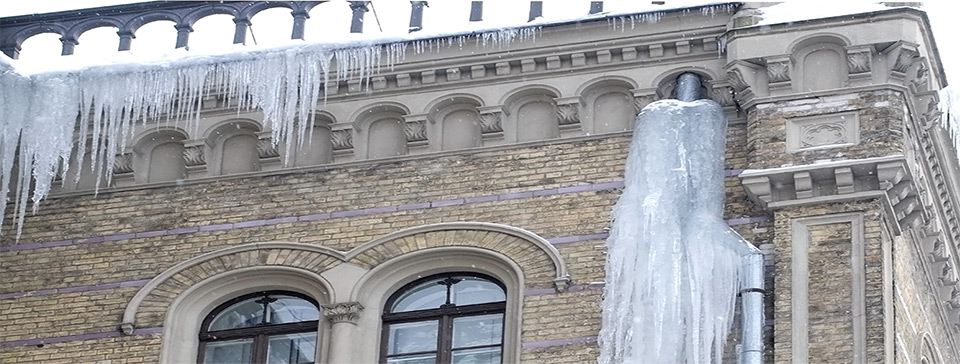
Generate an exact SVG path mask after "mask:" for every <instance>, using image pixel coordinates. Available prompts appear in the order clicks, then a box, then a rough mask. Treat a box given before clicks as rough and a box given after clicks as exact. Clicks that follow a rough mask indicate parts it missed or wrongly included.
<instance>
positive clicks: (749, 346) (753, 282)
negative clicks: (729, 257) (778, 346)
mask: <svg viewBox="0 0 960 364" xmlns="http://www.w3.org/2000/svg"><path fill="white" fill-rule="evenodd" d="M743 242H744V243H746V245H747V247H748V248H749V249H750V250H751V252H749V253H747V254H744V255H743V256H742V257H741V258H740V262H741V263H740V264H741V266H740V304H741V305H742V306H741V311H740V312H741V315H740V319H741V328H742V330H743V337H742V338H741V341H740V364H761V363H763V296H764V294H765V291H764V288H763V254H762V253H761V252H760V250H759V249H757V248H756V247H755V246H753V245H752V244H750V243H747V242H746V241H743Z"/></svg>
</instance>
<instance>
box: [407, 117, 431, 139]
mask: <svg viewBox="0 0 960 364" xmlns="http://www.w3.org/2000/svg"><path fill="white" fill-rule="evenodd" d="M403 121H404V124H403V132H404V134H406V135H407V142H422V141H426V140H427V115H425V114H424V115H406V116H404V117H403Z"/></svg>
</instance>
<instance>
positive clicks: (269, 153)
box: [257, 131, 280, 159]
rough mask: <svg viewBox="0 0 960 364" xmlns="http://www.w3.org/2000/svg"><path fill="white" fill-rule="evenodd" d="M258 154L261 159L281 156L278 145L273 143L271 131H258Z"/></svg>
mask: <svg viewBox="0 0 960 364" xmlns="http://www.w3.org/2000/svg"><path fill="white" fill-rule="evenodd" d="M257 154H258V155H259V156H260V159H270V158H278V157H280V151H278V150H277V146H276V145H274V144H273V137H272V136H271V132H269V131H267V132H259V133H257Z"/></svg>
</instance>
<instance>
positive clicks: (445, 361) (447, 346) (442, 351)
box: [437, 315, 453, 364]
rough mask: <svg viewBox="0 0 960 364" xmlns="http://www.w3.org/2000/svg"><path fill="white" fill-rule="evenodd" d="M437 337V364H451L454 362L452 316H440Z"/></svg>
mask: <svg viewBox="0 0 960 364" xmlns="http://www.w3.org/2000/svg"><path fill="white" fill-rule="evenodd" d="M437 336H438V337H437V340H438V343H437V363H440V364H449V363H451V362H452V361H453V318H452V317H451V316H450V315H443V316H440V333H439V335H437Z"/></svg>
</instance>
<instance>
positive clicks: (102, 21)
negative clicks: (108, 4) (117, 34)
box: [63, 17, 123, 40]
mask: <svg viewBox="0 0 960 364" xmlns="http://www.w3.org/2000/svg"><path fill="white" fill-rule="evenodd" d="M100 27H115V28H117V31H120V30H122V29H123V23H121V22H120V21H119V20H117V19H114V18H109V17H94V18H90V19H88V20H85V21H82V22H79V23H77V24H75V25H74V26H72V27H70V29H67V31H66V33H64V35H63V37H64V38H68V39H74V40H76V39H79V38H80V35H81V34H83V33H84V32H86V31H88V30H90V29H93V28H100Z"/></svg>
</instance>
